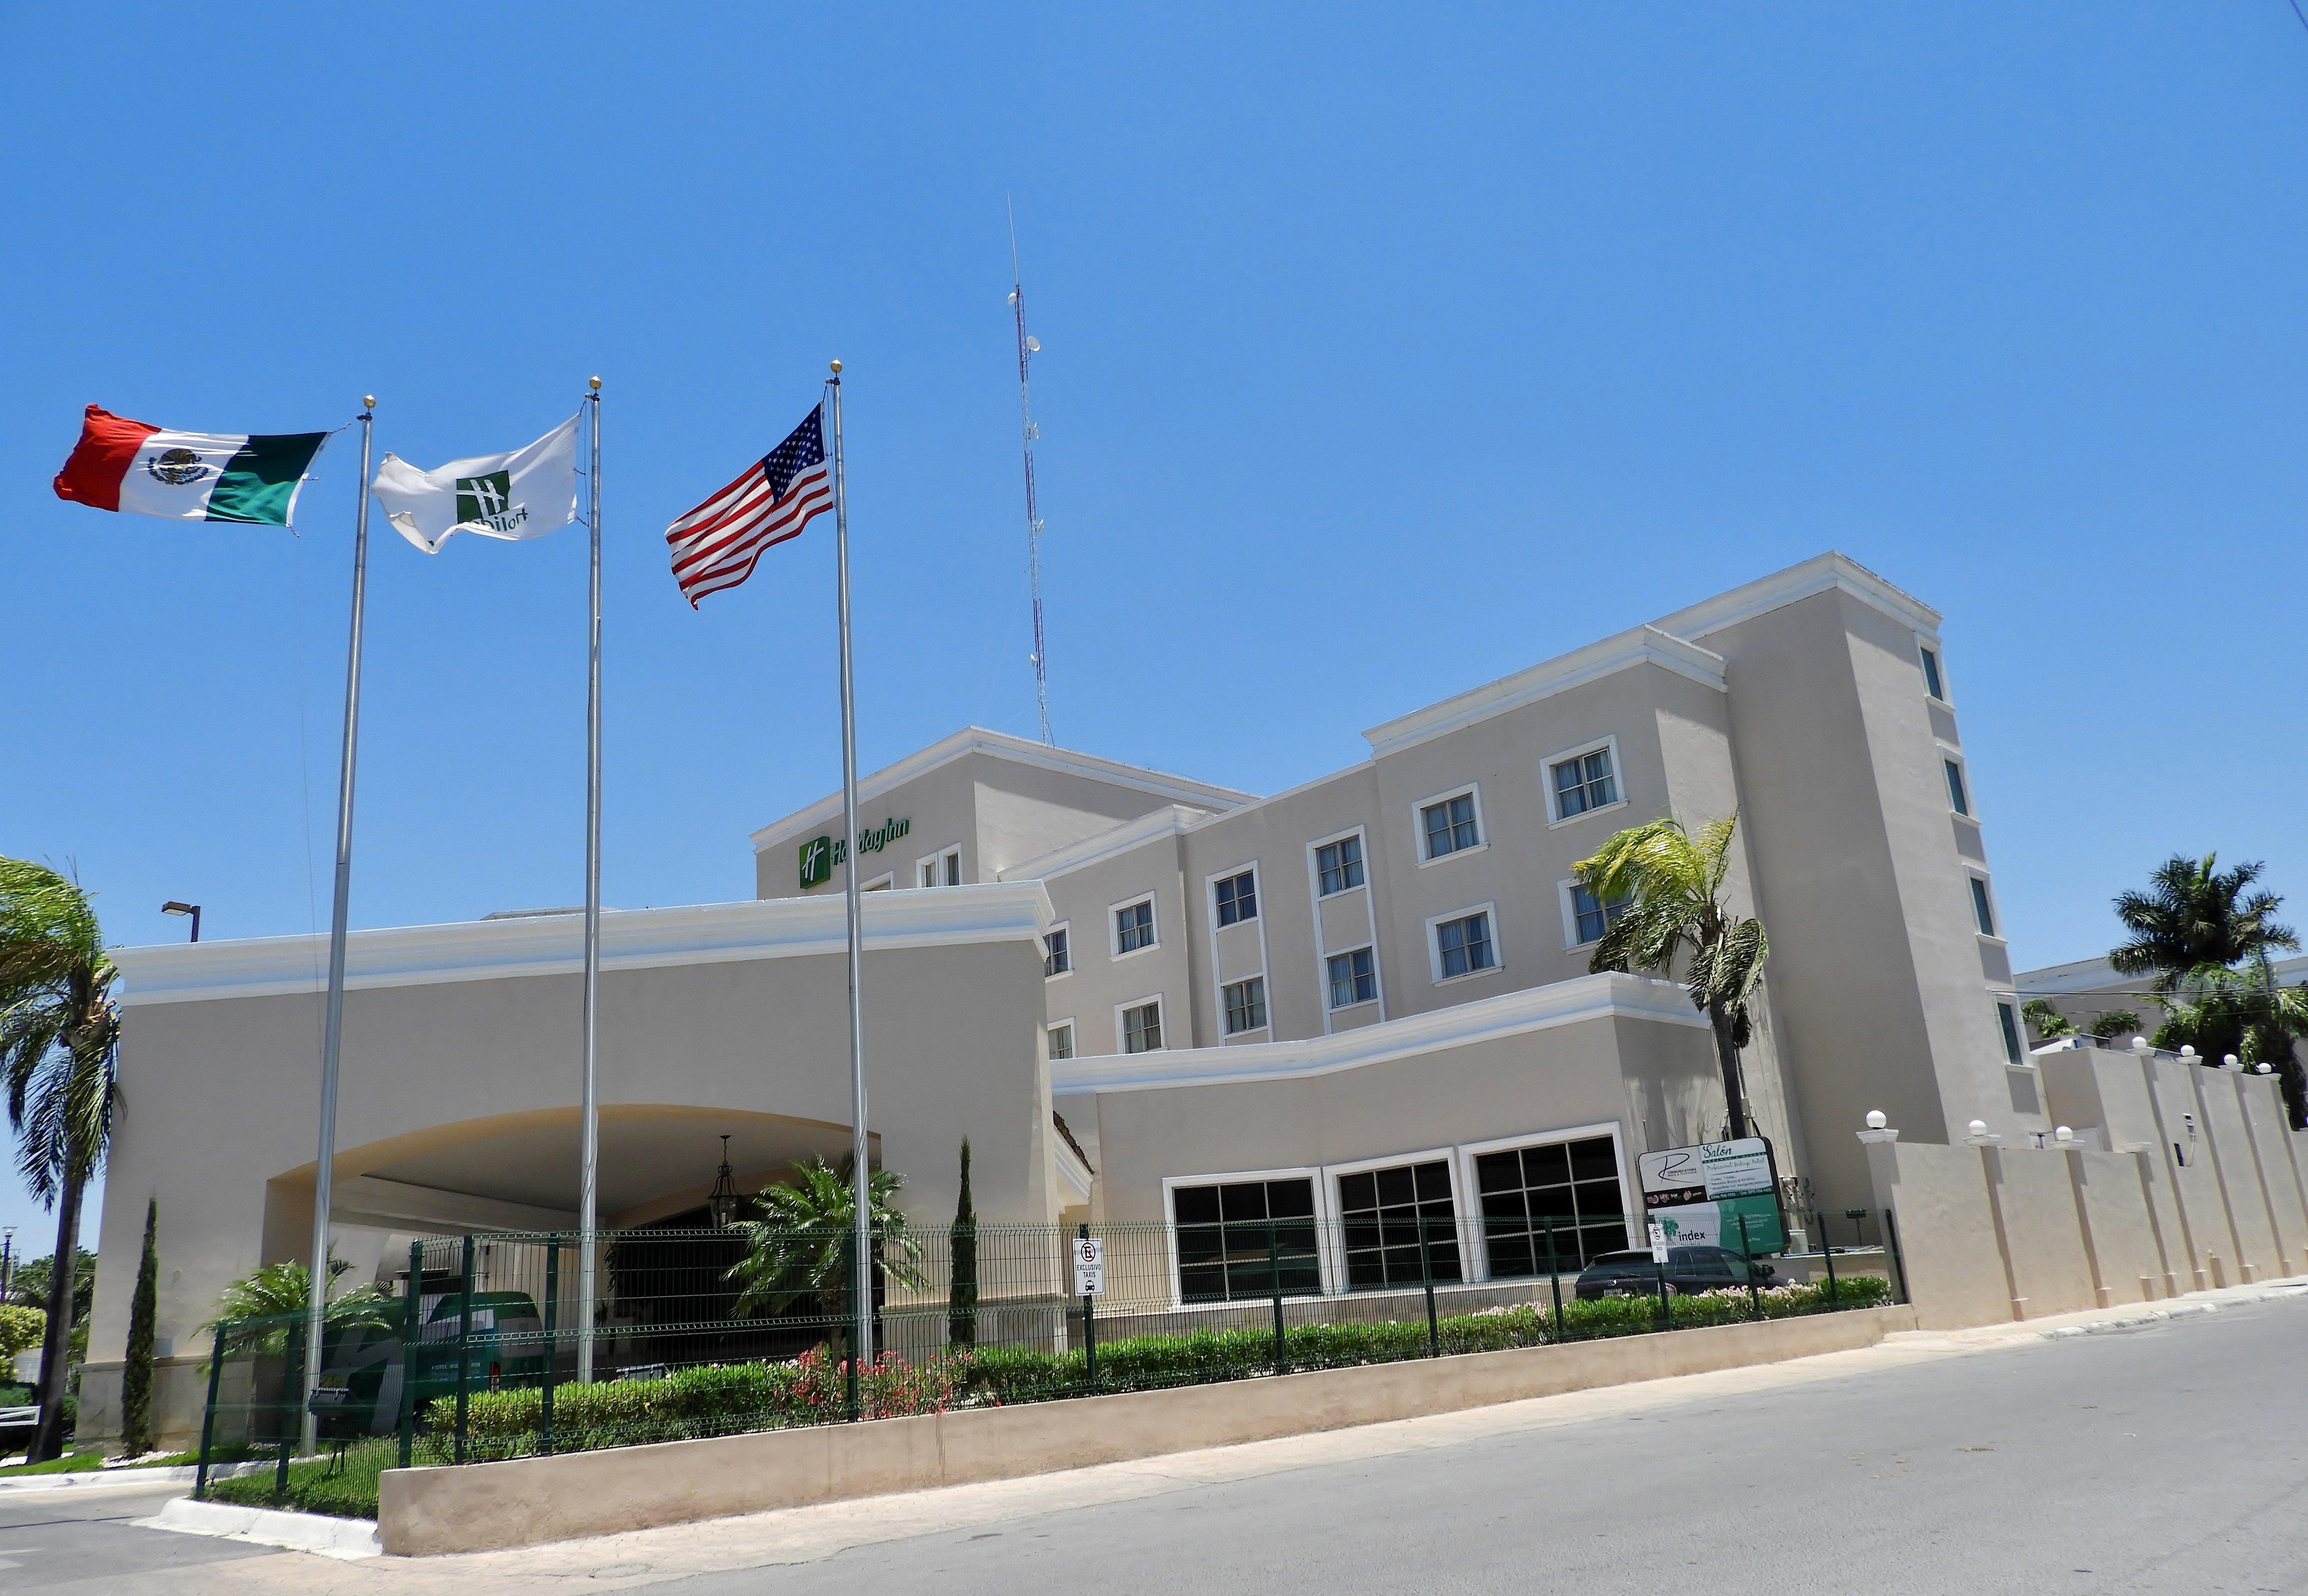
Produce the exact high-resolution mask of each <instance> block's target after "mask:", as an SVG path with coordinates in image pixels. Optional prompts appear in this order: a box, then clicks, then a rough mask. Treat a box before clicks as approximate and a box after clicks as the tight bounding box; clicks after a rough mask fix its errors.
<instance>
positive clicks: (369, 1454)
mask: <svg viewBox="0 0 2308 1596" xmlns="http://www.w3.org/2000/svg"><path fill="white" fill-rule="evenodd" d="M398 1462H400V1441H399V1439H398V1438H396V1437H394V1436H382V1437H380V1438H378V1439H376V1440H373V1441H357V1442H355V1443H354V1444H353V1445H350V1446H349V1447H347V1448H346V1449H345V1458H344V1463H343V1466H342V1467H341V1468H340V1467H339V1466H338V1464H337V1462H336V1460H335V1458H334V1457H333V1456H332V1455H330V1454H323V1455H321V1456H319V1457H308V1458H299V1459H297V1461H296V1462H291V1463H290V1464H289V1465H288V1490H287V1491H286V1492H284V1493H282V1494H280V1495H279V1496H275V1495H274V1494H273V1490H272V1486H273V1482H274V1480H276V1479H278V1478H279V1476H278V1474H277V1473H276V1472H275V1471H273V1470H271V1469H259V1470H258V1471H256V1472H255V1473H254V1474H243V1475H241V1476H239V1477H238V1478H237V1479H234V1480H214V1481H211V1484H210V1486H209V1499H210V1500H211V1501H212V1502H230V1503H232V1504H233V1505H236V1506H240V1507H284V1508H289V1509H292V1510H294V1511H297V1512H300V1513H325V1514H330V1515H331V1516H332V1517H335V1518H375V1516H376V1480H377V1476H378V1475H380V1474H382V1473H383V1472H384V1471H386V1470H387V1469H390V1468H392V1467H394V1466H395V1465H396V1464H397V1463H398Z"/></svg>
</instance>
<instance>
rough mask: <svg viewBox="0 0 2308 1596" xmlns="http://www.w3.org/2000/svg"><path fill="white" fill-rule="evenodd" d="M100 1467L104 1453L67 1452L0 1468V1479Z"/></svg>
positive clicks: (102, 1464)
mask: <svg viewBox="0 0 2308 1596" xmlns="http://www.w3.org/2000/svg"><path fill="white" fill-rule="evenodd" d="M102 1467H104V1454H102V1453H101V1452H67V1453H65V1454H64V1455H63V1456H62V1457H55V1458H50V1459H49V1460H48V1461H47V1462H44V1463H17V1464H14V1465H13V1466H12V1467H9V1468H5V1469H0V1480H5V1479H10V1478H12V1477H13V1476H15V1475H18V1474H78V1473H82V1472H83V1471H87V1470H90V1469H101V1468H102Z"/></svg>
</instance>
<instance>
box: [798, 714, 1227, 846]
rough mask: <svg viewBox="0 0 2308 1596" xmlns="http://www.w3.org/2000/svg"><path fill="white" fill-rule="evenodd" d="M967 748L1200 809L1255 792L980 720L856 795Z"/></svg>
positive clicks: (832, 805)
mask: <svg viewBox="0 0 2308 1596" xmlns="http://www.w3.org/2000/svg"><path fill="white" fill-rule="evenodd" d="M972 754H984V755H989V756H991V757H993V758H995V759H1006V760H1009V761H1011V762H1012V763H1015V764H1029V765H1033V766H1035V767H1037V768H1038V769H1041V770H1046V771H1058V772H1064V774H1066V775H1070V776H1082V777H1087V778H1088V779H1089V780H1090V781H1105V782H1109V783H1112V784H1113V785H1115V786H1119V787H1129V788H1134V789H1137V790H1138V791H1141V792H1150V793H1152V794H1154V795H1155V796H1156V797H1158V798H1169V799H1171V800H1172V801H1173V802H1176V803H1186V804H1194V805H1199V806H1200V807H1202V808H1205V809H1232V808H1236V807H1239V806H1241V805H1243V804H1246V803H1249V802H1251V801H1252V800H1253V798H1256V797H1257V796H1258V795H1257V794H1256V793H1251V792H1237V791H1236V790H1235V789H1233V788H1231V787H1219V786H1214V785H1213V784H1211V783H1210V782H1208V781H1194V780H1193V778H1191V777H1188V776H1174V775H1171V774H1169V773H1168V772H1164V771H1155V770H1148V769H1147V768H1146V767H1145V766H1143V765H1136V764H1124V763H1121V762H1120V761H1119V760H1113V759H1101V758H1099V757H1098V755H1095V754H1083V753H1080V752H1077V751H1076V750H1074V749H1072V748H1053V747H1049V746H1046V745H1044V744H1041V743H1038V742H1034V741H1032V740H1031V739H1029V738H1022V737H1012V736H1011V735H1010V734H1009V733H1008V732H1006V731H992V730H988V729H986V728H985V727H983V726H965V727H963V728H962V729H960V731H957V732H955V733H954V734H953V735H952V737H949V738H944V739H943V740H942V741H939V742H934V743H932V744H931V745H930V746H928V747H926V748H924V749H922V750H920V751H919V752H918V753H915V754H909V755H907V756H906V757H905V758H903V759H901V760H900V761H898V763H895V764H888V765H883V767H882V768H881V769H880V770H878V771H875V772H874V773H873V774H871V775H869V776H866V777H863V778H861V779H860V780H859V781H858V783H857V801H858V802H859V803H860V804H861V805H870V804H871V803H873V802H874V800H875V799H877V798H881V796H882V795H883V793H886V792H888V791H889V790H890V789H892V788H894V787H900V786H902V785H904V784H905V783H906V782H908V781H913V780H914V779H915V778H916V777H917V776H925V775H927V774H928V773H929V772H932V771H934V770H936V769H937V768H938V767H939V766H941V765H946V764H952V763H953V762H954V761H955V760H957V759H964V758H967V757H969V755H972ZM841 808H842V800H841V795H840V793H838V792H836V793H832V794H830V795H828V796H827V797H825V798H820V799H819V800H818V801H817V802H815V803H814V804H811V805H809V806H808V807H805V808H800V809H797V810H795V811H794V812H793V813H792V814H790V815H786V816H785V817H784V818H783V819H780V820H773V821H771V823H770V824H767V825H765V826H763V827H762V828H761V829H760V830H759V831H757V832H755V833H753V843H754V852H756V853H760V852H762V851H764V850H767V849H768V848H770V847H771V845H773V844H775V843H779V842H783V841H788V840H789V837H790V835H791V833H796V832H804V831H807V830H808V829H809V828H810V827H812V826H814V825H822V824H825V823H826V822H828V821H830V820H833V819H835V818H837V817H838V816H839V815H840V814H841Z"/></svg>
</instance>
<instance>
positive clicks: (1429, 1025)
mask: <svg viewBox="0 0 2308 1596" xmlns="http://www.w3.org/2000/svg"><path fill="white" fill-rule="evenodd" d="M1140 1001H1141V1002H1143V1001H1144V999H1142V998H1141V1000H1140ZM1124 1006H1127V1005H1124ZM1612 1019H1623V1020H1643V1021H1648V1022H1652V1023H1654V1024H1660V1025H1674V1026H1679V1027H1683V1028H1684V1029H1687V1030H1696V1031H1704V1030H1706V1029H1707V1018H1706V1016H1705V1015H1703V1014H1700V1013H1699V1012H1698V1011H1697V1010H1696V1009H1694V1008H1692V1006H1691V999H1690V997H1689V996H1686V995H1685V994H1684V989H1683V988H1682V986H1681V985H1680V984H1679V983H1677V982H1675V981H1662V980H1656V979H1652V978H1651V977H1649V976H1641V975H1621V974H1618V973H1616V972H1612V973H1609V974H1605V975H1583V976H1580V977H1579V978H1577V979H1574V980H1567V981H1556V982H1554V983H1553V984H1551V985H1548V986H1544V987H1526V988H1523V989H1522V990H1520V991H1518V992H1503V993H1501V994H1499V995H1498V996H1495V997H1486V998H1483V999H1481V1000H1480V1001H1478V1002H1475V1003H1458V1004H1452V1005H1450V1006H1449V1007H1447V1008H1439V1009H1433V1010H1430V1011H1428V1012H1427V1013H1425V1014H1407V1015H1405V1016H1404V1017H1402V1018H1401V1019H1399V1020H1384V1021H1381V1022H1378V1023H1376V1024H1374V1025H1361V1026H1357V1027H1356V1028H1355V1029H1354V1030H1352V1031H1339V1032H1337V1033H1335V1034H1334V1035H1331V1036H1318V1037H1307V1038H1305V1039H1303V1040H1296V1041H1287V1042H1254V1043H1251V1044H1249V1045H1247V1046H1236V1047H1232V1048H1166V1049H1165V1050H1164V1051H1163V1052H1162V1053H1161V1054H1159V1055H1155V1054H1151V1053H1131V1054H1115V1055H1111V1056H1109V1057H1104V1058H1073V1059H1070V1060H1068V1061H1067V1062H1066V1063H1064V1065H1057V1064H1053V1065H1051V1066H1050V1089H1051V1091H1055V1092H1059V1093H1064V1092H1081V1091H1159V1090H1162V1089H1164V1088H1167V1087H1173V1086H1219V1085H1227V1084H1231V1083H1240V1082H1246V1081H1292V1080H1302V1079H1305V1078H1306V1077H1308V1076H1313V1075H1329V1074H1338V1073H1339V1072H1340V1071H1342V1070H1353V1069H1364V1068H1366V1067H1368V1066H1369V1065H1375V1064H1391V1063H1394V1062H1396V1061H1398V1060H1400V1059H1405V1058H1415V1057H1418V1056H1420V1055H1422V1054H1426V1053H1436V1052H1442V1051H1443V1050H1445V1049H1448V1048H1463V1047H1467V1046H1468V1045H1470V1044H1472V1043H1476V1042H1484V1041H1490V1040H1494V1039H1496V1038H1500V1037H1509V1036H1522V1035H1527V1034H1529V1032H1532V1031H1551V1030H1553V1029H1554V1028H1555V1027H1557V1026H1561V1025H1582V1024H1585V1023H1587V1022H1589V1021H1592V1020H1612Z"/></svg>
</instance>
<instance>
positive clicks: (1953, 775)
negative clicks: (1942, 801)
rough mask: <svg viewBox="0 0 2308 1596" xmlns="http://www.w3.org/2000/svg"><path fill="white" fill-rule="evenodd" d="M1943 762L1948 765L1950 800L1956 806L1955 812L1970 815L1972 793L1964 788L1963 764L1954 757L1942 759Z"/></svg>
mask: <svg viewBox="0 0 2308 1596" xmlns="http://www.w3.org/2000/svg"><path fill="white" fill-rule="evenodd" d="M1941 763H1942V764H1944V765H1946V766H1947V779H1948V802H1949V803H1951V804H1953V805H1954V806H1955V812H1956V813H1957V814H1959V815H1969V814H1970V813H1971V794H1970V793H1969V792H1968V791H1967V790H1966V789H1965V788H1964V784H1963V766H1961V765H1959V764H1958V763H1956V762H1955V761H1954V760H1952V759H1947V760H1942V761H1941Z"/></svg>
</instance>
